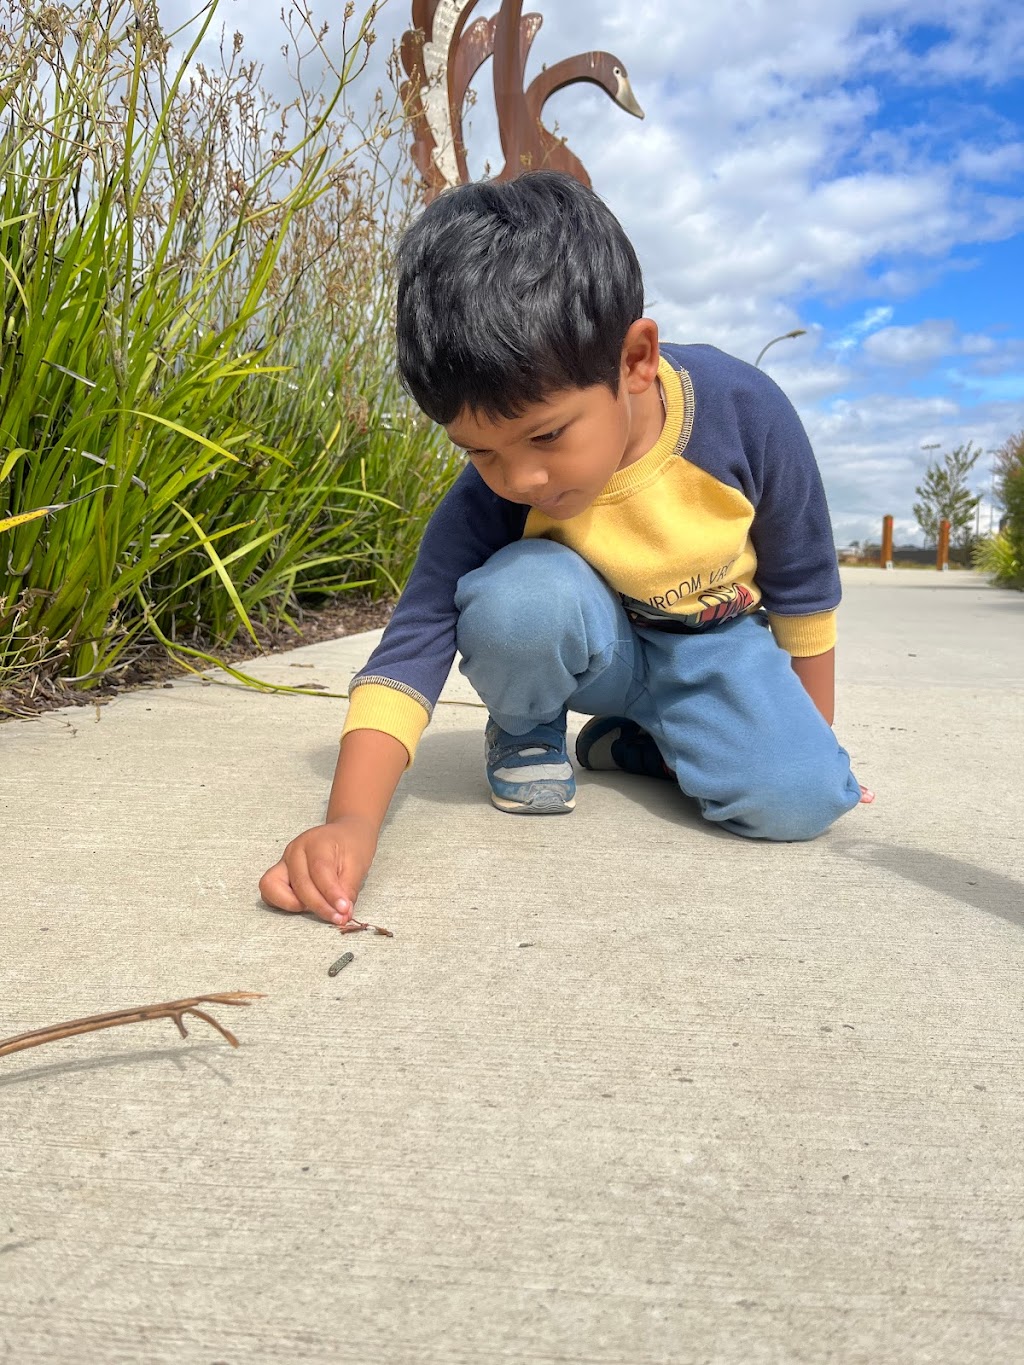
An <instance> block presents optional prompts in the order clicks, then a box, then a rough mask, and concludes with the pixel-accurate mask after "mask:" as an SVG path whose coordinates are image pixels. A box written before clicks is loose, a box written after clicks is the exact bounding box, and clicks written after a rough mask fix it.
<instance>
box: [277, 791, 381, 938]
mask: <svg viewBox="0 0 1024 1365" xmlns="http://www.w3.org/2000/svg"><path fill="white" fill-rule="evenodd" d="M376 851H377V829H376V827H375V825H374V823H373V821H372V820H364V819H362V818H361V817H359V816H357V815H346V816H342V817H340V818H339V819H337V820H332V821H331V823H330V824H327V825H317V826H316V827H315V828H313V829H307V830H306V831H305V833H304V834H300V835H299V836H298V837H297V838H295V839H293V840H292V841H291V843H290V844H289V845H288V846H287V848H286V849H285V851H284V854H283V856H282V858H281V861H280V862H278V863H275V864H274V866H273V867H272V868H270V869H269V870H268V871H267V872H264V874H263V876H262V877H261V878H260V895H261V896H262V897H263V899H264V900H265V901H266V902H267V904H268V905H273V906H276V907H277V908H278V909H279V910H294V911H298V910H312V911H313V913H314V914H315V915H318V916H319V917H320V919H323V920H327V921H328V923H330V924H346V923H347V922H348V921H349V920H350V919H351V918H352V910H353V907H354V906H355V903H356V898H357V897H358V895H359V889H360V887H361V886H362V884H363V879H364V878H365V876H366V874H367V872H368V871H369V870H370V864H371V863H372V862H373V855H374V854H375V853H376Z"/></svg>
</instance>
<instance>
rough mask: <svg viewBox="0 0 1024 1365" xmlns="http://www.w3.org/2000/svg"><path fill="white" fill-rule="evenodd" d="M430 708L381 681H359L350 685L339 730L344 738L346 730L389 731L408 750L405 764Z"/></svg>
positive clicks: (416, 742)
mask: <svg viewBox="0 0 1024 1365" xmlns="http://www.w3.org/2000/svg"><path fill="white" fill-rule="evenodd" d="M429 720H430V712H429V711H428V710H427V709H426V707H425V706H424V705H423V704H422V703H421V702H418V701H416V699H415V698H414V697H410V696H409V695H408V693H406V692H402V691H400V690H399V689H398V688H397V687H388V686H387V685H386V684H385V683H370V682H368V683H361V684H357V686H356V687H355V688H354V689H353V691H352V693H351V695H350V697H349V703H348V715H347V716H346V717H345V726H344V729H343V730H342V732H341V738H342V739H344V738H345V736H346V735H347V734H348V733H349V731H350V730H382V731H383V732H384V734H386V735H393V736H394V738H395V739H397V740H398V742H399V743H400V744H404V745H405V747H406V748H407V749H408V750H409V767H410V768H411V767H412V761H413V758H414V756H415V754H416V746H417V745H418V744H419V742H420V736H421V735H422V734H423V731H424V730H425V729H426V728H427V722H428V721H429Z"/></svg>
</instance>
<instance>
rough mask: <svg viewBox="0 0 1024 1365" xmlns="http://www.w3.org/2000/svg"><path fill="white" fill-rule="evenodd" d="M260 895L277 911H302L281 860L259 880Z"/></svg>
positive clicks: (286, 869)
mask: <svg viewBox="0 0 1024 1365" xmlns="http://www.w3.org/2000/svg"><path fill="white" fill-rule="evenodd" d="M260 895H261V896H262V897H263V899H264V900H265V901H266V902H267V904H268V905H273V906H274V907H275V908H276V909H278V910H304V909H305V906H304V905H303V904H302V903H301V901H300V900H299V898H298V896H296V894H295V892H294V891H293V890H292V886H291V883H290V882H289V880H288V867H287V865H286V864H285V862H284V860H283V859H282V860H281V862H279V863H275V864H274V866H273V867H272V868H270V869H269V870H268V871H266V872H264V874H263V876H262V877H261V878H260Z"/></svg>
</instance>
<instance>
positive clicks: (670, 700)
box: [455, 540, 860, 840]
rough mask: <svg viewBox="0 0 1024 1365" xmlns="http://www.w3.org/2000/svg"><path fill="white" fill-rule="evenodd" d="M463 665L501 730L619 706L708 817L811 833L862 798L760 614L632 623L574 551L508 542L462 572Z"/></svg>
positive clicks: (767, 835) (731, 826) (744, 829)
mask: <svg viewBox="0 0 1024 1365" xmlns="http://www.w3.org/2000/svg"><path fill="white" fill-rule="evenodd" d="M455 601H456V606H457V607H458V610H459V625H458V646H459V650H460V652H461V654H462V663H461V665H460V667H461V669H462V672H463V673H464V674H465V675H466V677H467V678H468V679H469V680H470V682H471V683H472V684H473V686H474V688H475V689H476V691H477V692H478V693H479V695H480V696H481V697H482V699H483V701H484V703H485V704H486V706H487V709H488V711H489V712H490V713H491V715H492V716H493V718H494V719H495V720H496V721H497V722H498V724H499V725H500V726H501V728H502V729H503V730H507V731H508V732H509V733H510V734H513V735H522V734H526V733H527V731H529V730H531V729H533V727H534V726H535V725H539V724H541V723H545V722H551V721H554V720H558V719H560V718H561V717H563V716H564V714H565V712H566V710H572V711H580V712H583V713H584V714H589V715H619V716H628V717H629V719H630V720H634V721H636V722H637V724H638V725H641V726H642V727H643V728H644V729H645V730H646V731H648V733H649V734H651V735H652V736H653V737H654V740H655V742H656V743H657V745H658V748H659V749H660V750H661V753H662V756H663V757H664V759H665V762H666V763H667V764H668V766H669V767H670V768H671V769H672V770H673V771H674V773H675V774H676V778H677V780H678V782H679V786H680V787H681V788H682V790H683V791H684V792H685V793H686V794H687V795H689V796H691V797H694V798H695V799H696V800H697V802H698V804H699V805H700V808H701V810H702V812H703V814H704V817H705V818H706V819H707V820H712V821H714V822H715V823H716V824H719V825H721V826H722V827H723V828H724V829H728V830H731V831H732V832H733V833H735V834H742V835H746V836H747V837H748V838H759V839H782V840H789V839H813V838H815V837H816V836H817V835H819V834H821V833H822V831H823V830H826V829H828V827H829V825H831V824H832V823H833V821H834V820H837V819H838V818H839V816H840V815H842V814H843V813H844V812H845V811H848V810H850V809H851V808H852V807H853V806H855V805H857V803H858V801H859V800H860V788H859V785H858V783H857V781H856V779H855V778H854V776H853V773H852V772H851V771H850V756H849V754H848V753H847V752H846V750H845V749H843V748H841V747H840V745H839V743H838V741H837V740H836V737H835V735H834V734H833V733H832V728H831V726H829V725H828V724H827V722H826V721H825V720H824V718H823V717H822V716H821V714H820V712H819V711H818V709H817V708H816V707H815V705H814V703H813V702H812V701H811V699H810V697H809V696H808V695H807V693H806V691H805V690H804V687H803V684H802V683H801V682H800V679H799V678H798V677H797V676H796V674H795V673H794V672H793V669H792V667H791V665H790V660H789V655H788V654H787V653H786V652H785V651H784V650H782V649H780V648H779V646H778V645H777V644H776V643H775V640H774V638H773V637H772V634H771V632H770V631H769V629H768V626H767V622H766V621H765V620H764V618H763V616H761V615H751V616H739V617H735V618H734V619H733V620H731V621H725V622H723V623H722V624H721V625H717V626H712V627H710V628H709V629H707V630H703V631H698V632H693V633H686V634H678V635H677V634H670V633H669V632H667V631H659V630H648V629H646V628H644V627H640V626H635V625H633V624H632V623H631V622H630V620H629V618H628V617H627V616H626V613H625V611H624V610H623V608H622V604H621V602H620V601H619V598H618V596H617V595H616V594H615V593H614V592H613V591H612V590H611V589H610V588H609V587H608V585H607V583H605V581H604V579H602V578H601V577H600V575H599V574H597V573H595V572H594V570H593V569H592V568H591V567H590V565H589V564H587V563H586V561H585V560H584V559H582V558H581V557H580V556H579V555H578V554H576V552H575V551H574V550H569V549H567V548H566V547H565V546H563V545H558V544H556V543H555V542H554V541H550V540H522V541H517V542H516V543H515V544H513V545H507V546H505V548H504V549H502V550H499V551H498V552H497V553H496V554H494V555H492V556H491V558H490V559H489V560H488V561H487V562H486V564H484V565H482V566H481V567H480V568H479V569H475V570H474V571H473V572H472V573H469V574H466V575H465V577H464V578H462V579H460V581H459V585H458V590H457V593H456V599H455Z"/></svg>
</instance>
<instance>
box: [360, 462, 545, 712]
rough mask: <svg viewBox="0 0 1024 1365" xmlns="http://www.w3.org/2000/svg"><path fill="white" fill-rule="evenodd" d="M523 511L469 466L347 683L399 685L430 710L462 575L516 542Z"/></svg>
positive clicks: (451, 636) (450, 645) (448, 649)
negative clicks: (373, 645) (361, 664)
mask: <svg viewBox="0 0 1024 1365" xmlns="http://www.w3.org/2000/svg"><path fill="white" fill-rule="evenodd" d="M528 512H529V508H528V507H525V506H522V507H521V506H519V505H517V504H515V503H511V502H506V501H505V500H504V499H503V498H499V497H498V496H497V495H496V494H495V493H492V492H491V490H490V489H489V488H488V487H487V485H486V484H485V483H484V481H483V479H481V477H480V475H479V474H478V473H477V471H476V470H475V469H474V468H473V467H472V466H471V465H469V466H467V467H466V468H465V469H464V470H463V471H462V473H461V474H460V475H459V477H458V478H457V479H456V481H455V483H454V484H453V485H452V487H451V488H450V489H449V490H448V492H447V493H446V494H445V496H444V497H443V498H442V499H441V501H440V503H439V504H438V506H437V508H436V510H435V511H434V513H433V515H432V516H431V518H430V520H429V522H428V523H427V528H426V530H425V531H424V533H423V540H422V541H421V542H420V548H419V553H418V555H417V557H416V563H415V565H414V566H413V571H412V573H411V574H410V576H409V581H408V583H407V584H406V586H405V590H404V591H403V593H402V595H401V597H400V598H399V599H398V605H397V606H396V607H395V610H394V614H393V615H392V617H391V620H390V621H389V622H388V624H387V627H386V628H385V631H384V635H383V637H382V638H381V641H380V643H379V644H378V646H377V648H376V649H375V650H374V651H373V653H372V654H371V655H370V658H369V659H368V661H367V663H366V665H365V667H363V668H361V669H360V670H359V672H358V673H357V674H356V675H355V677H354V678H353V679H352V682H351V684H350V689H351V687H354V686H356V685H358V684H359V683H367V682H380V683H386V684H390V685H391V686H397V687H398V688H399V690H400V691H403V692H405V693H406V694H407V695H411V696H412V697H414V698H415V700H417V701H419V702H420V703H421V704H422V705H423V706H424V707H425V708H426V710H427V712H428V714H429V713H430V712H431V711H432V710H433V707H434V704H435V702H436V701H437V699H438V697H439V696H440V694H441V689H442V688H443V687H444V684H445V680H446V679H447V677H448V673H449V671H450V669H451V666H452V660H453V659H454V658H455V648H456V645H455V630H456V625H457V622H458V612H457V610H456V608H455V589H456V586H457V585H458V582H459V579H460V578H462V577H463V576H464V575H465V574H467V573H470V572H471V571H472V570H473V569H478V568H479V567H480V566H481V564H484V563H485V562H486V561H487V560H488V559H490V557H491V555H493V554H495V553H496V552H497V551H498V550H500V549H501V548H502V547H503V546H505V545H509V544H511V543H512V541H514V540H518V539H519V538H520V537H521V536H522V532H523V527H524V526H525V525H526V517H527V514H528Z"/></svg>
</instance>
